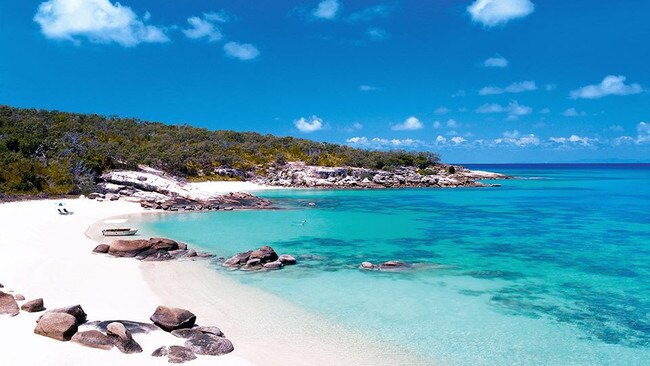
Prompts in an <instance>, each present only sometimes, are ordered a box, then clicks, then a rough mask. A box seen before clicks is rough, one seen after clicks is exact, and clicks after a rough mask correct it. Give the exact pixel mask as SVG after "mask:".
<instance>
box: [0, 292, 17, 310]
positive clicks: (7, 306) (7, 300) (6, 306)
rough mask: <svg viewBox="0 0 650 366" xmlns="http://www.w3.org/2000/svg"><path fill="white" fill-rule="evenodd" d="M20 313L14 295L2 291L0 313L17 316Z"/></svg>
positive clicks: (0, 293) (0, 294)
mask: <svg viewBox="0 0 650 366" xmlns="http://www.w3.org/2000/svg"><path fill="white" fill-rule="evenodd" d="M18 313H20V309H18V303H17V302H16V299H14V297H13V295H11V294H8V293H6V292H2V291H0V315H9V316H16V315H18Z"/></svg>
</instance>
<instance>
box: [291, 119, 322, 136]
mask: <svg viewBox="0 0 650 366" xmlns="http://www.w3.org/2000/svg"><path fill="white" fill-rule="evenodd" d="M293 125H294V126H296V128H297V129H298V131H300V132H304V133H310V132H316V131H320V130H322V129H324V128H325V124H323V120H322V119H321V118H318V117H316V116H311V118H310V119H307V118H305V117H300V118H299V119H297V120H295V121H294V122H293Z"/></svg>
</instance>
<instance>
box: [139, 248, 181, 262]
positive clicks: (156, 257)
mask: <svg viewBox="0 0 650 366" xmlns="http://www.w3.org/2000/svg"><path fill="white" fill-rule="evenodd" d="M170 259H174V257H172V256H171V255H170V254H169V252H168V251H166V250H163V249H161V250H158V251H157V252H156V253H154V254H151V255H149V256H147V257H146V258H145V259H143V261H146V262H161V261H168V260H170Z"/></svg>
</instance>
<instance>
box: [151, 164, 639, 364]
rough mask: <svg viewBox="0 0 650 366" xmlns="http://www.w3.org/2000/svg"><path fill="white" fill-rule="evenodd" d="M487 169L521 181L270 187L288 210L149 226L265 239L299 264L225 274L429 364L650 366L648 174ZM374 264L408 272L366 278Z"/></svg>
mask: <svg viewBox="0 0 650 366" xmlns="http://www.w3.org/2000/svg"><path fill="white" fill-rule="evenodd" d="M477 168H486V167H481V166H478V167H477ZM488 168H491V169H492V170H496V171H500V172H503V173H507V174H511V175H515V176H519V177H522V178H526V179H520V180H509V181H501V182H500V183H502V184H503V186H502V187H500V188H479V189H477V188H462V189H403V190H375V191H370V190H358V191H310V190H282V191H266V192H263V193H261V194H260V195H263V196H265V197H268V198H270V199H272V200H274V201H275V202H276V203H277V204H278V205H279V206H281V207H283V208H285V209H283V210H273V211H235V212H214V213H194V214H182V215H160V216H154V217H151V218H149V219H148V222H146V223H144V224H143V225H144V229H145V230H146V231H149V232H155V233H157V234H159V235H164V236H168V237H173V238H176V239H179V240H184V241H187V242H189V243H192V244H194V245H198V246H200V247H202V248H203V249H206V250H209V251H211V252H214V253H215V254H217V255H218V256H224V257H228V256H230V255H232V254H234V253H236V252H240V251H244V250H246V249H249V248H256V247H259V246H261V245H271V246H272V247H273V248H275V249H276V251H278V253H290V254H294V255H296V256H297V257H299V258H300V257H301V256H303V257H302V258H303V259H302V260H300V263H299V264H298V265H296V266H293V267H286V268H285V269H283V270H281V271H275V272H266V273H242V272H225V270H224V269H223V268H221V267H220V266H219V265H218V264H215V270H216V271H224V273H227V275H229V276H232V277H234V278H237V279H238V280H240V281H242V282H244V283H246V284H249V285H251V286H256V287H259V288H262V289H265V290H267V291H269V292H273V293H276V294H279V295H280V296H283V297H285V298H286V299H287V300H289V301H292V302H294V303H296V304H298V305H300V306H302V307H304V308H305V309H308V310H310V311H313V312H316V313H319V314H321V315H324V316H326V317H327V318H329V319H331V320H332V321H334V322H339V323H343V324H347V325H349V326H351V327H354V328H356V329H359V330H361V331H363V332H366V334H368V336H370V337H377V338H380V339H384V340H387V341H389V342H391V343H397V344H400V345H402V346H403V347H406V348H408V349H410V350H412V351H413V352H417V353H420V354H422V355H425V356H426V357H429V358H430V359H431V360H432V362H436V363H442V364H449V365H505V364H512V365H549V364H553V365H568V364H575V365H637V364H638V365H641V364H645V365H648V364H650V361H648V360H650V166H648V165H628V166H595V165H586V166H562V165H548V166H534V165H532V166H526V165H512V166H498V167H488ZM488 168H486V169H488ZM308 202H316V204H317V206H316V207H309V206H307V203H308ZM303 220H307V222H306V224H305V225H304V226H302V225H300V222H301V221H303ZM365 260H368V261H371V262H375V263H377V262H381V261H386V260H401V261H404V262H408V263H413V264H414V269H413V270H411V271H408V272H404V273H382V272H378V271H361V270H359V269H358V265H359V263H360V262H362V261H365Z"/></svg>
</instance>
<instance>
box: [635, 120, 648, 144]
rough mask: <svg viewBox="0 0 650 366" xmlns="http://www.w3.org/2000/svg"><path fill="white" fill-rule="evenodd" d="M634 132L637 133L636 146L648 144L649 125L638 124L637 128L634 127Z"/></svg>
mask: <svg viewBox="0 0 650 366" xmlns="http://www.w3.org/2000/svg"><path fill="white" fill-rule="evenodd" d="M636 131H637V133H638V135H637V138H636V143H637V144H641V143H645V142H650V124H648V123H645V122H639V124H638V126H636Z"/></svg>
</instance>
